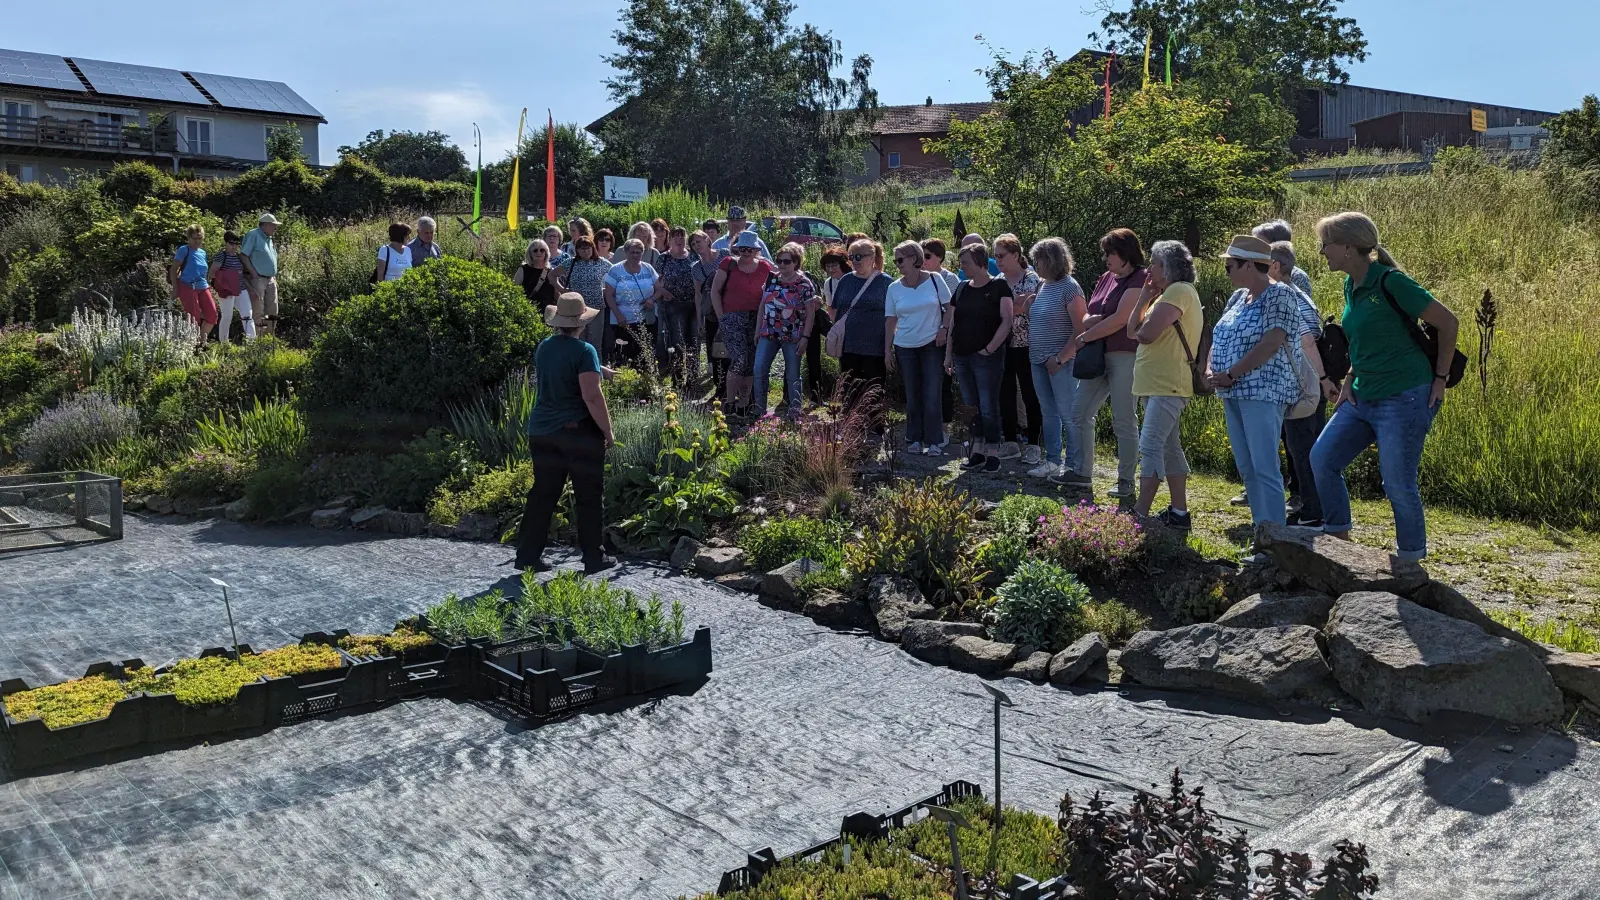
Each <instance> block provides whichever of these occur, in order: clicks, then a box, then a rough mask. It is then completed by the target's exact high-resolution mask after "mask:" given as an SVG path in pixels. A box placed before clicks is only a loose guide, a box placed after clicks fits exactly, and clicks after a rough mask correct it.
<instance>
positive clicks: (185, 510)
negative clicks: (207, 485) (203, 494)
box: [172, 497, 211, 516]
mask: <svg viewBox="0 0 1600 900" xmlns="http://www.w3.org/2000/svg"><path fill="white" fill-rule="evenodd" d="M210 505H211V502H210V501H209V500H201V499H200V498H198V497H175V498H173V500H172V511H173V512H175V513H177V514H178V515H180V516H192V515H194V514H195V513H197V512H199V511H200V510H201V509H202V508H204V507H207V506H210Z"/></svg>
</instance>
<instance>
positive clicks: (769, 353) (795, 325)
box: [755, 243, 817, 420]
mask: <svg viewBox="0 0 1600 900" xmlns="http://www.w3.org/2000/svg"><path fill="white" fill-rule="evenodd" d="M805 257H806V251H805V248H804V247H802V246H800V245H799V244H794V243H789V244H784V245H783V246H782V247H781V248H779V250H778V254H777V256H775V257H773V261H774V262H776V263H777V264H778V275H777V277H775V278H770V279H768V280H767V286H766V290H765V291H764V292H763V294H762V298H761V312H760V315H759V316H758V319H759V328H760V340H759V341H758V342H757V344H756V363H755V367H756V371H755V378H756V392H755V403H756V410H757V411H758V412H760V413H761V414H762V415H765V414H766V411H767V385H768V379H769V378H771V376H772V362H773V360H775V359H777V357H778V354H779V353H782V354H783V396H784V403H783V407H782V412H781V415H783V416H785V417H787V418H789V419H791V420H793V419H798V418H799V417H800V348H801V347H802V346H804V345H805V343H806V342H807V341H809V340H810V339H811V328H812V323H813V322H814V321H815V313H816V295H817V292H816V290H815V289H814V288H812V286H811V279H809V278H807V277H806V274H805V272H803V271H801V269H800V264H801V263H802V262H804V261H805Z"/></svg>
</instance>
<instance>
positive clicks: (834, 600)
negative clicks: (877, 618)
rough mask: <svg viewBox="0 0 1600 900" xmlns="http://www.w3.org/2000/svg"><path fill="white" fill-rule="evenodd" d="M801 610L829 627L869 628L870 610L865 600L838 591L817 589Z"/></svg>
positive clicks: (870, 621) (870, 622) (870, 624)
mask: <svg viewBox="0 0 1600 900" xmlns="http://www.w3.org/2000/svg"><path fill="white" fill-rule="evenodd" d="M801 612H803V613H805V614H806V615H808V616H810V617H811V618H812V619H813V620H814V621H815V622H816V623H817V624H818V625H826V626H828V627H829V628H871V627H872V610H870V609H867V604H866V602H865V601H863V600H861V599H860V598H859V597H851V596H848V595H846V594H841V593H839V592H838V591H818V592H817V593H816V594H815V595H813V596H812V597H811V599H809V600H807V601H806V605H805V607H804V608H803V609H802V610H801Z"/></svg>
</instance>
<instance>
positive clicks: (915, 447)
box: [906, 441, 922, 456]
mask: <svg viewBox="0 0 1600 900" xmlns="http://www.w3.org/2000/svg"><path fill="white" fill-rule="evenodd" d="M906 452H907V453H909V454H911V455H912V456H916V455H918V454H920V453H921V452H922V445H921V444H919V443H917V442H916V441H912V442H911V443H909V444H907V445H906Z"/></svg>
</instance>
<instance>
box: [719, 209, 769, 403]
mask: <svg viewBox="0 0 1600 900" xmlns="http://www.w3.org/2000/svg"><path fill="white" fill-rule="evenodd" d="M777 273H778V270H777V269H776V268H775V267H773V265H772V263H769V262H767V261H766V260H765V259H762V258H761V241H760V240H759V239H758V238H757V237H756V235H755V232H752V231H741V232H739V236H738V237H737V238H735V239H734V241H733V256H731V257H729V258H727V259H724V260H723V261H722V262H721V263H719V264H718V265H717V277H716V280H715V281H713V282H712V283H711V303H712V305H713V306H714V307H715V308H716V311H717V325H718V328H717V335H718V336H719V337H720V338H721V339H722V345H723V346H724V347H726V348H727V351H728V395H727V401H726V402H727V408H728V413H729V415H734V416H748V415H749V413H750V401H751V396H750V391H751V387H752V386H753V383H754V381H755V355H756V310H758V309H760V308H761V299H762V296H763V294H764V292H765V290H766V286H767V280H768V279H769V278H771V277H772V276H773V275H776V274H777ZM761 403H762V408H763V409H764V408H765V405H766V399H765V398H762V399H761Z"/></svg>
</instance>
